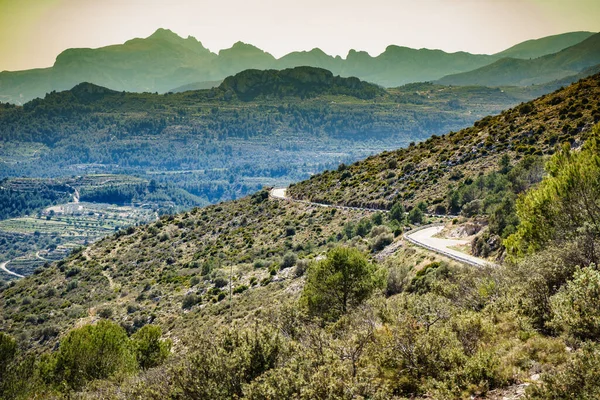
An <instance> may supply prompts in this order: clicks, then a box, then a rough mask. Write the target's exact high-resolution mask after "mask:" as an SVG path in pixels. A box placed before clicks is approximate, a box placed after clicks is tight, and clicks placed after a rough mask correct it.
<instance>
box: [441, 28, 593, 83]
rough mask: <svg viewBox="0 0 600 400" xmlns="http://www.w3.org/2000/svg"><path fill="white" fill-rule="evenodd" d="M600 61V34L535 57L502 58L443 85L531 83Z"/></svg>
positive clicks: (586, 67) (449, 78)
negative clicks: (554, 51) (524, 58)
mask: <svg viewBox="0 0 600 400" xmlns="http://www.w3.org/2000/svg"><path fill="white" fill-rule="evenodd" d="M598 64H600V33H597V34H595V35H592V36H590V37H588V38H587V39H585V40H584V41H582V42H580V43H577V44H576V45H574V46H571V47H567V48H566V49H563V50H561V51H559V52H557V53H554V54H547V55H545V56H542V57H538V58H535V59H527V60H523V59H518V58H502V59H500V60H498V61H496V62H494V63H492V64H490V65H486V66H484V67H481V68H478V69H476V70H474V71H469V72H463V73H460V74H455V75H450V76H446V77H444V78H442V79H440V80H439V81H438V83H440V84H443V85H460V86H466V85H484V86H527V85H535V84H542V83H546V82H549V81H552V80H557V79H561V78H564V77H566V76H569V75H576V74H579V73H581V72H582V71H584V70H586V69H588V68H591V67H594V66H596V65H598Z"/></svg>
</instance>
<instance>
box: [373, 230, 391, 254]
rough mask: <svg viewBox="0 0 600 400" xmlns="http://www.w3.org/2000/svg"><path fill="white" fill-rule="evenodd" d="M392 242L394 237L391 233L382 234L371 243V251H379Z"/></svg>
mask: <svg viewBox="0 0 600 400" xmlns="http://www.w3.org/2000/svg"><path fill="white" fill-rule="evenodd" d="M393 241H394V235H393V234H391V233H382V234H380V235H379V236H377V237H376V238H374V239H373V240H372V241H371V250H373V251H381V250H383V249H384V248H385V247H386V246H388V245H389V244H391V243H392V242H393Z"/></svg>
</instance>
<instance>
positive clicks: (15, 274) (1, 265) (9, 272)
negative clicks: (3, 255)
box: [0, 261, 25, 278]
mask: <svg viewBox="0 0 600 400" xmlns="http://www.w3.org/2000/svg"><path fill="white" fill-rule="evenodd" d="M9 262H10V261H5V262H3V263H0V269H1V270H2V271H4V272H6V273H7V274H9V275H13V276H16V277H17V278H25V277H24V276H23V275H20V274H17V273H16V272H12V271H10V270H9V269H7V268H6V264H8V263H9Z"/></svg>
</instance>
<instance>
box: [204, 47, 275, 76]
mask: <svg viewBox="0 0 600 400" xmlns="http://www.w3.org/2000/svg"><path fill="white" fill-rule="evenodd" d="M275 61H276V60H275V57H273V56H272V55H271V54H269V53H267V52H265V51H262V50H261V49H259V48H258V47H255V46H252V45H251V44H247V43H243V42H237V43H235V44H234V45H233V46H232V47H231V48H229V49H224V50H221V51H219V57H218V59H217V61H216V64H215V67H216V70H217V71H218V72H217V73H218V74H221V75H224V76H228V75H232V74H236V73H238V72H240V71H243V70H246V69H269V68H273V66H274V65H275Z"/></svg>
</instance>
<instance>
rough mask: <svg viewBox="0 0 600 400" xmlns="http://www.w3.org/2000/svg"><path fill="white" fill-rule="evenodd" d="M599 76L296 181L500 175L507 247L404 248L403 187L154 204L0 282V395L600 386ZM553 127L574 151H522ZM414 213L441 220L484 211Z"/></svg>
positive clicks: (341, 395)
mask: <svg viewBox="0 0 600 400" xmlns="http://www.w3.org/2000/svg"><path fill="white" fill-rule="evenodd" d="M412 89H413V90H414V89H415V88H414V87H413V88H412ZM599 91H600V76H598V75H596V76H593V77H591V78H587V79H584V80H582V81H580V82H578V83H576V84H574V85H572V86H570V87H568V88H566V89H563V90H559V91H557V92H555V93H553V94H551V95H547V96H543V97H542V98H540V99H537V100H535V101H533V102H529V103H524V104H521V105H520V106H519V107H517V108H514V109H512V110H509V111H506V112H504V113H502V114H500V115H499V116H496V117H488V118H485V119H483V120H481V121H479V122H478V123H477V124H476V125H475V126H474V127H472V128H468V129H465V130H462V131H459V132H455V133H450V134H447V135H445V136H443V137H434V138H432V139H431V140H429V141H426V142H423V143H421V144H419V145H413V146H410V147H408V148H407V149H403V150H399V151H395V152H386V153H384V154H381V155H378V156H373V157H370V158H368V159H367V160H365V161H361V162H360V163H356V164H354V165H351V166H348V167H345V166H344V167H341V168H339V170H338V171H337V172H328V173H326V174H321V175H318V176H315V177H314V178H312V179H310V180H308V181H305V182H301V183H299V184H297V185H295V186H294V187H293V188H291V192H292V194H294V195H295V196H297V195H300V194H302V193H308V191H309V190H314V191H315V192H318V191H321V190H322V191H323V195H324V196H329V194H330V193H338V192H339V190H340V187H342V186H344V185H345V183H344V182H346V181H348V182H350V183H351V184H352V185H353V188H352V190H348V191H345V192H343V193H347V194H348V195H347V198H348V200H351V201H355V202H358V201H359V200H358V199H361V201H365V202H364V203H363V204H378V205H383V204H385V202H386V201H388V200H389V198H388V197H386V194H385V192H384V191H381V190H380V189H379V186H378V185H379V183H380V182H384V184H385V183H388V182H390V180H394V179H396V178H397V174H398V173H399V172H400V171H402V174H401V175H400V177H401V178H402V177H408V178H409V179H410V181H411V182H414V183H415V185H414V186H411V185H410V184H409V185H408V186H404V185H405V184H404V183H403V182H404V181H407V180H408V179H405V180H402V179H398V181H397V182H396V181H393V182H392V183H393V188H394V189H396V190H398V193H397V194H398V195H399V196H396V197H395V199H396V200H398V199H404V200H406V201H407V202H409V201H410V200H411V199H416V198H417V196H416V195H414V193H413V194H412V195H411V191H414V190H417V189H419V190H420V191H422V192H424V193H425V195H427V194H428V193H434V192H435V193H436V195H438V196H442V198H444V196H445V195H446V194H448V193H451V192H452V190H453V188H452V187H449V186H448V185H447V184H448V183H449V182H458V181H459V180H460V181H461V182H460V183H461V184H462V185H463V188H466V189H471V191H472V194H477V193H476V191H475V189H479V190H480V191H481V190H484V189H485V186H486V185H482V186H481V187H478V185H480V184H486V182H487V181H488V178H494V177H495V178H494V180H493V181H491V182H492V183H494V185H495V184H497V183H501V182H503V180H504V181H507V180H510V181H511V183H510V185H512V188H511V190H513V189H514V190H516V189H517V186H518V187H520V188H521V189H520V191H521V193H522V196H521V199H522V200H519V202H518V204H517V209H518V218H519V219H518V220H517V221H516V222H515V226H514V228H515V230H513V232H512V234H510V235H509V236H508V239H507V240H506V241H504V244H505V245H506V246H507V251H508V253H509V254H510V256H511V257H510V259H509V258H507V259H506V262H501V261H499V262H498V263H499V265H497V266H493V267H482V268H473V267H470V266H464V265H459V264H457V263H455V262H453V261H451V260H448V259H445V258H444V257H442V256H438V255H436V254H433V253H430V252H429V251H426V250H423V249H421V248H418V247H414V246H413V245H411V244H410V243H409V242H408V241H405V240H404V239H403V237H402V235H401V234H402V233H403V232H404V231H405V230H406V229H409V228H410V227H414V224H412V222H414V221H413V219H414V217H415V213H414V212H413V211H412V210H411V212H410V213H409V215H408V219H407V216H406V215H405V213H404V212H403V210H402V208H401V207H400V203H401V202H400V201H396V203H397V204H398V206H397V207H396V208H394V210H392V212H390V213H389V214H386V215H384V214H382V213H378V212H373V211H366V210H351V209H336V208H328V207H320V206H316V205H311V204H303V203H297V202H291V201H284V200H277V199H272V198H269V195H268V192H267V191H259V192H257V193H255V194H254V195H252V196H247V197H245V198H243V199H240V200H236V201H231V202H224V203H221V204H218V205H212V206H208V207H206V208H203V209H194V210H191V211H188V212H185V213H180V214H177V215H169V216H163V217H162V218H160V220H158V221H155V222H152V223H150V224H148V225H144V226H139V227H132V228H129V229H127V230H122V231H119V232H116V233H115V234H114V235H111V236H110V237H107V238H105V239H104V240H101V241H99V242H97V243H95V244H94V245H92V246H89V247H87V248H84V249H80V250H78V251H76V252H74V253H73V254H72V255H71V256H70V257H69V258H67V259H66V260H63V261H60V262H56V263H52V264H47V265H44V266H43V267H40V268H38V269H37V270H36V271H35V273H34V274H33V275H32V276H30V277H27V278H24V279H21V280H18V281H15V282H11V283H10V284H4V283H2V284H0V346H1V349H2V352H0V355H1V356H2V363H1V364H0V373H1V374H2V380H0V396H2V397H3V398H11V399H12V398H40V399H57V398H58V399H62V398H65V399H66V398H74V397H75V398H82V399H97V398H103V399H122V398H156V399H158V398H175V399H180V398H181V399H183V398H215V399H229V398H249V399H264V398H298V399H333V398H335V399H352V398H357V397H362V398H374V399H389V398H398V399H402V398H422V399H425V398H436V399H438V398H439V399H457V398H458V399H470V398H475V397H476V398H488V399H498V398H504V397H508V396H514V395H523V394H526V395H527V396H528V397H529V398H532V399H555V398H586V396H587V397H588V398H589V397H590V396H591V398H593V397H596V394H598V393H600V385H599V383H598V382H599V381H598V380H597V379H596V376H597V374H598V371H599V370H600V368H599V367H598V365H600V351H599V350H600V347H599V345H598V338H599V337H600V336H598V332H600V331H599V329H598V323H597V318H598V308H597V307H596V302H595V299H596V297H597V293H598V291H599V290H600V275H599V274H598V271H597V269H596V267H595V266H596V265H597V264H596V263H597V262H598V261H599V260H598V257H597V254H598V252H597V251H596V250H597V246H598V239H599V235H598V224H597V222H596V221H597V219H596V217H597V208H598V207H597V206H598V198H599V195H600V193H598V192H599V189H598V188H599V187H600V186H599V185H598V182H599V181H600V168H599V167H598V166H599V165H600V149H599V146H598V138H599V137H600V136H598V135H600V131H599V128H598V126H596V127H595V128H592V125H593V124H594V122H597V121H598V120H600V111H599V110H598V98H599V97H600V96H599ZM98 94H102V93H91V95H92V96H95V95H98ZM104 94H106V93H104ZM109 94H110V93H109ZM88 95H90V93H88ZM584 141H585V143H584ZM561 143H571V144H572V146H573V148H575V149H577V150H576V151H572V150H570V149H569V147H568V145H567V146H566V147H565V146H563V147H562V148H561V149H559V151H557V152H556V153H555V154H554V155H553V156H552V157H551V158H550V159H548V158H545V159H541V160H540V159H537V160H536V159H534V158H531V157H529V158H528V157H525V155H529V156H533V157H536V156H537V155H540V156H543V155H545V154H550V153H552V152H553V149H555V147H554V145H555V144H559V145H560V144H561ZM505 155H509V157H508V159H507V158H506V157H502V158H501V159H502V161H501V162H499V161H500V160H498V158H500V157H501V156H505ZM517 159H518V162H517V163H514V162H513V161H516V160H517ZM507 160H508V162H507ZM434 161H435V162H434ZM540 161H541V162H542V163H546V171H547V174H544V172H543V171H544V169H543V168H541V167H539V164H538V163H539V162H540ZM536 165H538V167H536ZM437 166H441V168H442V169H443V170H440V171H438V169H439V168H438V169H436V167H437ZM428 167H431V168H430V169H429V170H428ZM424 172H427V173H430V175H429V176H427V175H425V173H424ZM392 173H393V174H392ZM359 174H360V181H359V180H358V179H357V178H356V177H357V176H358V175H359ZM382 174H385V177H384V176H383V175H382ZM461 174H462V175H461ZM494 174H495V175H494ZM503 177H505V178H503ZM469 180H470V181H469ZM421 181H423V182H424V183H423V184H421V185H420V186H418V185H419V183H420V182H421ZM328 185H330V186H331V190H329V189H328V188H329V187H330V186H328ZM494 185H490V187H492V188H493V187H494ZM371 187H372V188H375V189H377V190H379V194H372V193H371V192H370V191H369V190H368V189H369V188H371ZM466 189H465V193H466V192H467V191H468V190H466ZM573 189H576V191H574V190H573ZM304 190H305V191H306V192H304ZM306 196H307V195H306ZM369 196H371V197H369ZM380 198H381V200H380ZM488 198H491V197H489V196H488ZM329 199H330V200H334V198H333V197H330V198H329ZM363 199H364V200H363ZM323 200H325V199H323ZM538 200H540V201H538ZM586 205H587V207H586ZM414 209H419V207H415V208H414ZM420 212H421V213H420V217H421V218H425V219H426V221H420V222H417V223H421V222H440V221H441V222H442V223H444V224H446V228H445V230H447V231H449V234H450V235H454V234H455V233H456V232H458V231H460V230H464V229H467V228H469V227H471V228H472V227H473V226H480V225H481V221H482V220H481V218H490V220H491V219H492V216H491V215H485V214H482V215H479V217H478V218H476V219H472V220H467V219H466V217H464V218H454V219H452V220H446V219H443V218H437V217H428V216H424V215H423V211H422V210H421V211H420ZM489 229H491V226H490V227H489ZM485 232H486V229H484V230H483V231H481V235H477V236H475V237H474V238H473V243H475V244H476V243H479V242H480V240H481V238H482V237H483V235H485ZM441 233H443V232H440V234H441ZM474 247H477V246H474Z"/></svg>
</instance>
